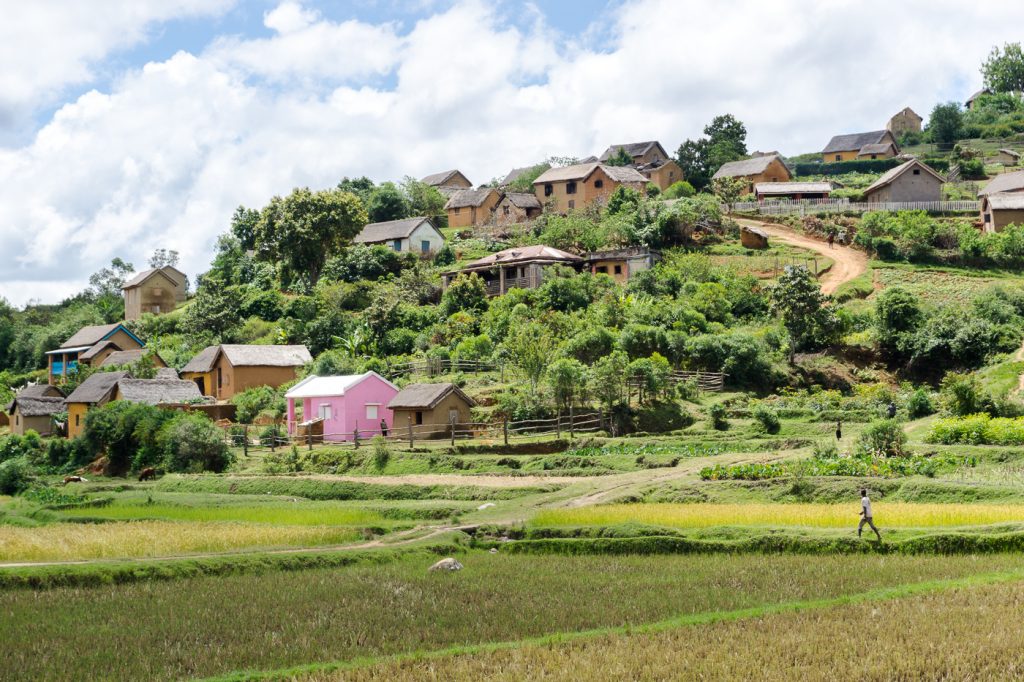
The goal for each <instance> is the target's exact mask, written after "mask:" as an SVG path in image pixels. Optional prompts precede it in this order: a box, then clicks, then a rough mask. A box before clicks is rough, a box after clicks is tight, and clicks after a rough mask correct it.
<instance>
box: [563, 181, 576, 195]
mask: <svg viewBox="0 0 1024 682" xmlns="http://www.w3.org/2000/svg"><path fill="white" fill-rule="evenodd" d="M565 193H566V194H576V183H575V182H567V183H565Z"/></svg>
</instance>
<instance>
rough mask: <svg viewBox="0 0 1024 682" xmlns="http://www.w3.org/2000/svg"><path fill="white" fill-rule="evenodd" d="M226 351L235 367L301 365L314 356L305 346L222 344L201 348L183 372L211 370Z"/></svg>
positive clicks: (229, 360)
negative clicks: (220, 355) (219, 356)
mask: <svg viewBox="0 0 1024 682" xmlns="http://www.w3.org/2000/svg"><path fill="white" fill-rule="evenodd" d="M222 352H223V353H224V356H225V357H227V359H228V362H230V363H231V365H232V366H233V367H301V366H302V365H305V364H306V363H308V362H312V361H313V358H312V356H310V354H309V349H308V348H306V347H305V346H255V345H237V344H227V343H225V344H221V345H220V346H208V347H206V348H204V349H203V350H201V351H200V352H199V353H198V354H197V355H196V356H195V357H194V358H192V359H191V360H189V362H188V364H187V365H185V366H184V367H183V368H182V370H181V371H182V372H209V371H210V370H212V369H213V366H214V364H215V363H216V362H217V357H218V355H219V354H220V353H222Z"/></svg>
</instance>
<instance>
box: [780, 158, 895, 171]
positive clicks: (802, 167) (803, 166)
mask: <svg viewBox="0 0 1024 682" xmlns="http://www.w3.org/2000/svg"><path fill="white" fill-rule="evenodd" d="M901 163H903V162H902V161H900V160H899V159H866V160H864V161H835V162H832V163H798V164H796V165H795V166H793V174H794V175H842V174H844V173H884V172H885V171H887V170H889V169H890V168H895V167H896V166H898V165H900V164H901Z"/></svg>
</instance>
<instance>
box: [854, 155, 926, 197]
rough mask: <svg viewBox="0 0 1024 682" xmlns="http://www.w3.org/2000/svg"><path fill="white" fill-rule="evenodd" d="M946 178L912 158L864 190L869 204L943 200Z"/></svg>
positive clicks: (890, 170) (887, 172)
mask: <svg viewBox="0 0 1024 682" xmlns="http://www.w3.org/2000/svg"><path fill="white" fill-rule="evenodd" d="M944 182H946V179H945V178H944V177H942V176H941V175H939V174H938V173H936V172H935V171H934V170H932V169H931V167H930V166H928V165H927V164H924V163H921V162H920V161H918V160H917V159H911V160H910V161H907V162H906V163H904V164H901V165H899V166H896V167H895V168H891V169H889V170H888V171H886V172H885V173H884V174H883V175H882V177H880V178H878V179H877V180H875V181H874V182H873V183H871V184H870V185H869V186H868V187H867V188H866V189H865V190H864V201H866V202H868V203H869V204H875V203H886V202H891V201H898V202H903V201H941V200H942V184H943V183H944Z"/></svg>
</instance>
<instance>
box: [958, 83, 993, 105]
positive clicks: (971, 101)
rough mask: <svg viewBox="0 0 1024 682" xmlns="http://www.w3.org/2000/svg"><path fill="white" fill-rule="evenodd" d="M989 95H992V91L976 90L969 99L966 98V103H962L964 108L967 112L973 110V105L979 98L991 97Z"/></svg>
mask: <svg viewBox="0 0 1024 682" xmlns="http://www.w3.org/2000/svg"><path fill="white" fill-rule="evenodd" d="M991 94H992V91H991V90H989V89H988V88H982V89H981V90H978V91H977V92H975V93H974V94H973V95H971V96H970V97H968V98H967V101H966V102H964V108H965V109H968V110H970V109H973V108H974V104H975V102H977V101H978V98H979V97H981V96H982V95H991Z"/></svg>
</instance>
